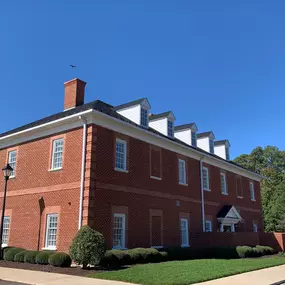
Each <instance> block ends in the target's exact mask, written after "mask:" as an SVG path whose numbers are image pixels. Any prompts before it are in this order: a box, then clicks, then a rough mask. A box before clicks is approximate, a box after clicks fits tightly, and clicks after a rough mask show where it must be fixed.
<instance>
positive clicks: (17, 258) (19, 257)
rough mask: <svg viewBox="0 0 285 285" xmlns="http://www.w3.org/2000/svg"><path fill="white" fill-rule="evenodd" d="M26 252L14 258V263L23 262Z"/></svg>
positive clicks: (19, 253)
mask: <svg viewBox="0 0 285 285" xmlns="http://www.w3.org/2000/svg"><path fill="white" fill-rule="evenodd" d="M26 252H27V251H26V250H23V251H20V252H18V253H17V254H15V256H14V261H16V262H24V259H25V254H26Z"/></svg>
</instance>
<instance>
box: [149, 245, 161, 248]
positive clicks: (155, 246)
mask: <svg viewBox="0 0 285 285" xmlns="http://www.w3.org/2000/svg"><path fill="white" fill-rule="evenodd" d="M151 248H163V246H162V245H153V246H151Z"/></svg>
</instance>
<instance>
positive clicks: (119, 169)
mask: <svg viewBox="0 0 285 285" xmlns="http://www.w3.org/2000/svg"><path fill="white" fill-rule="evenodd" d="M114 170H115V171H118V172H124V173H129V170H126V169H121V168H117V167H115V168H114Z"/></svg>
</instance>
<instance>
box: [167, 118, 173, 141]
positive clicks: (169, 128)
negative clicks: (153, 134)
mask: <svg viewBox="0 0 285 285" xmlns="http://www.w3.org/2000/svg"><path fill="white" fill-rule="evenodd" d="M170 124H171V127H170ZM169 131H170V132H169ZM167 136H168V137H170V138H173V136H174V130H173V122H172V121H170V120H167Z"/></svg>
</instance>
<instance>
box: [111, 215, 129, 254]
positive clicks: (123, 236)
mask: <svg viewBox="0 0 285 285" xmlns="http://www.w3.org/2000/svg"><path fill="white" fill-rule="evenodd" d="M115 217H117V218H122V237H121V242H122V245H121V246H114V230H115V227H114V226H115V224H114V220H115ZM112 225H113V228H112V249H125V248H126V214H121V213H114V214H113V223H112Z"/></svg>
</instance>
